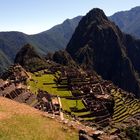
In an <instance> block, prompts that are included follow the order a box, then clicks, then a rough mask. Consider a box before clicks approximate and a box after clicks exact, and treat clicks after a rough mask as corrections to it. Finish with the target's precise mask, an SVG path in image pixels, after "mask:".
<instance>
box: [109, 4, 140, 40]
mask: <svg viewBox="0 0 140 140" xmlns="http://www.w3.org/2000/svg"><path fill="white" fill-rule="evenodd" d="M110 20H112V21H114V22H115V23H116V24H117V25H118V26H119V28H120V29H121V30H122V31H123V32H125V33H129V34H131V35H133V36H135V37H136V38H140V6H137V7H135V8H132V9H131V10H129V11H122V12H117V13H115V14H114V15H112V16H111V17H110Z"/></svg>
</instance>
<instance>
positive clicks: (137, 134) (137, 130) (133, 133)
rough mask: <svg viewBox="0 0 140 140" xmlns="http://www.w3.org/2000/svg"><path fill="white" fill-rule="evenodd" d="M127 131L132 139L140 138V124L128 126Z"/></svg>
mask: <svg viewBox="0 0 140 140" xmlns="http://www.w3.org/2000/svg"><path fill="white" fill-rule="evenodd" d="M125 131H126V135H127V136H128V137H129V138H130V139H131V140H139V139H140V126H134V127H128V128H127V129H126V130H125Z"/></svg>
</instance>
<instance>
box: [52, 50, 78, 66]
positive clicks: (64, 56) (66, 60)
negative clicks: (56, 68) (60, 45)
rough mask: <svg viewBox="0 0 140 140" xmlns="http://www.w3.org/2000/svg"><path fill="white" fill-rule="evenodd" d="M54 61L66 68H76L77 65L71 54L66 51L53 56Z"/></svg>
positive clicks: (57, 52)
mask: <svg viewBox="0 0 140 140" xmlns="http://www.w3.org/2000/svg"><path fill="white" fill-rule="evenodd" d="M52 59H53V61H54V62H56V63H59V64H62V65H65V66H74V65H76V63H75V62H74V61H73V59H72V58H71V56H70V55H69V53H67V52H66V51H56V52H55V53H54V54H53V58H52Z"/></svg>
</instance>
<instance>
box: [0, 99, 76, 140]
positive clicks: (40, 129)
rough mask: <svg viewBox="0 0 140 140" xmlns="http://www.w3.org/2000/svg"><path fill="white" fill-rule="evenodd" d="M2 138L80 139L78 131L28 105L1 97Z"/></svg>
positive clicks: (20, 139) (0, 136)
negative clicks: (44, 115)
mask: <svg viewBox="0 0 140 140" xmlns="http://www.w3.org/2000/svg"><path fill="white" fill-rule="evenodd" d="M0 140H78V133H77V132H76V131H75V130H73V129H70V128H68V127H67V126H65V125H63V124H61V123H59V122H57V121H56V120H53V119H49V118H47V117H43V114H42V112H39V111H37V110H35V109H33V108H31V107H29V106H27V105H24V104H19V103H17V102H14V101H11V100H9V99H5V98H0Z"/></svg>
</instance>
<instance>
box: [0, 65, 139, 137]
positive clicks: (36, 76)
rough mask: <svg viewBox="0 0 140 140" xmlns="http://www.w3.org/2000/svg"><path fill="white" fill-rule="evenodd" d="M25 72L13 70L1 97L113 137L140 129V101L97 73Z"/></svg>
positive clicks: (69, 70) (57, 69) (0, 91)
mask: <svg viewBox="0 0 140 140" xmlns="http://www.w3.org/2000/svg"><path fill="white" fill-rule="evenodd" d="M21 69H22V68H21V67H20V66H19V65H18V66H14V67H13V68H12V67H11V70H10V71H12V70H13V72H12V73H9V72H10V71H9V72H8V73H7V74H5V75H4V77H3V78H4V80H0V85H1V86H0V94H1V96H4V97H7V98H10V99H12V100H15V101H18V102H21V103H26V104H28V105H30V106H32V107H35V108H37V109H40V110H42V111H45V112H48V113H51V114H53V115H57V116H58V117H60V118H61V120H65V119H67V120H73V121H74V122H78V123H79V122H81V123H82V124H83V125H87V126H91V127H93V128H96V129H100V130H102V131H105V132H107V133H110V134H112V132H113V134H115V133H116V131H117V133H118V129H119V133H120V132H122V130H123V129H127V127H128V126H135V125H139V119H140V101H139V100H138V99H136V98H135V97H134V95H133V94H132V93H127V92H125V91H123V90H122V89H119V88H118V87H116V86H115V85H113V83H112V82H110V81H106V80H103V79H102V78H101V77H100V76H99V75H97V74H96V73H95V72H91V71H84V70H82V69H75V68H69V67H63V66H58V65H57V66H54V65H53V66H50V67H49V68H48V69H45V70H41V71H38V72H34V73H29V72H28V73H27V72H26V71H25V70H24V69H22V71H20V70H21ZM19 71H20V72H19ZM7 77H8V79H7ZM21 77H22V78H21ZM44 97H45V98H44ZM59 98H60V102H59V106H58V103H57V102H58V101H57V99H59ZM60 103H61V104H62V105H61V106H60ZM55 104H56V105H55ZM58 111H59V112H58ZM66 122H67V121H66ZM114 131H115V132H114ZM124 135H125V134H124V133H123V135H122V136H123V137H124Z"/></svg>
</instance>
